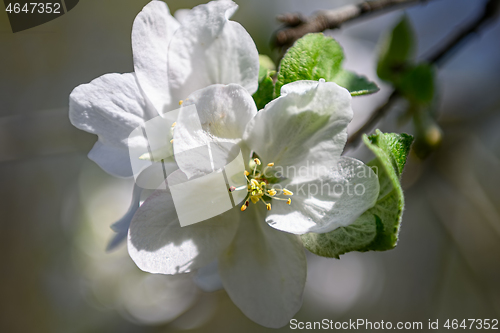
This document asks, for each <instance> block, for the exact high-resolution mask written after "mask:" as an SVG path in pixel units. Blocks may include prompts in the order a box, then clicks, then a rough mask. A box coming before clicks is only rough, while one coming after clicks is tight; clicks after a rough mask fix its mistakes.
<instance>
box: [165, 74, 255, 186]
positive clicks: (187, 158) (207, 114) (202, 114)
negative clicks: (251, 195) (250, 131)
mask: <svg viewBox="0 0 500 333" xmlns="http://www.w3.org/2000/svg"><path fill="white" fill-rule="evenodd" d="M256 114H257V107H256V106H255V103H254V101H253V99H252V96H251V95H250V94H249V93H248V92H247V91H246V90H245V89H244V88H243V87H241V86H239V85H236V84H230V85H227V86H225V85H220V84H217V85H211V86H209V87H207V88H204V89H201V90H198V91H196V92H194V93H192V94H191V95H189V97H188V99H187V100H186V101H185V102H184V103H183V104H182V108H181V110H180V111H179V115H178V117H177V124H176V126H175V129H174V152H175V155H176V161H177V163H178V165H179V168H180V169H181V170H182V171H183V172H185V173H186V175H188V177H191V176H193V175H195V174H198V173H201V174H206V173H208V172H211V170H212V167H213V168H214V169H220V168H222V167H224V166H225V165H227V164H228V163H229V162H231V161H233V160H234V159H235V158H236V157H237V156H238V153H239V149H238V148H241V149H242V150H245V147H241V146H238V144H239V143H240V141H241V137H242V135H243V132H244V130H245V127H246V125H247V123H248V122H249V121H250V119H252V118H253V117H254V116H255V115H256ZM208 145H210V149H211V152H210V154H209V153H208ZM194 152H198V154H194ZM203 152H204V153H203ZM246 155H248V150H247V151H243V157H246ZM210 156H211V158H212V159H213V161H212V162H210V161H209V160H208V159H209V158H210ZM243 167H244V165H243ZM243 170H244V168H243ZM243 170H241V172H243Z"/></svg>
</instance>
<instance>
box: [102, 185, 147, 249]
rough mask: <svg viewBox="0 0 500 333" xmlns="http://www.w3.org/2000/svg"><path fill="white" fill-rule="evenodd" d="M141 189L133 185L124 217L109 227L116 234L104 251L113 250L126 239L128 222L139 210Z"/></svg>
mask: <svg viewBox="0 0 500 333" xmlns="http://www.w3.org/2000/svg"><path fill="white" fill-rule="evenodd" d="M141 193H142V188H140V187H139V186H137V185H134V190H133V191H132V201H131V202H130V205H129V208H128V210H127V212H126V213H125V215H123V216H122V218H121V219H119V220H118V221H116V222H115V223H113V224H112V225H111V229H112V230H113V231H114V232H116V235H114V236H113V238H112V239H111V241H110V242H109V243H108V246H107V247H106V251H112V250H114V249H115V248H116V247H117V246H118V245H120V244H121V243H122V242H123V241H124V240H125V239H126V238H127V234H128V228H129V227H130V222H131V221H132V218H133V217H134V215H135V212H136V211H137V209H138V208H139V204H140V200H141Z"/></svg>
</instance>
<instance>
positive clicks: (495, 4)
mask: <svg viewBox="0 0 500 333" xmlns="http://www.w3.org/2000/svg"><path fill="white" fill-rule="evenodd" d="M499 11H500V0H489V1H488V2H487V3H486V5H485V7H484V10H483V13H482V14H481V15H480V16H478V17H477V18H476V19H475V20H474V21H472V22H470V23H469V24H468V25H466V26H465V27H464V28H462V29H461V30H460V31H459V32H458V33H453V34H452V35H453V36H452V37H448V38H446V39H447V41H445V42H442V43H440V44H443V46H442V47H441V48H440V49H439V50H437V51H435V52H434V53H433V54H431V55H429V56H428V57H426V58H425V61H427V62H428V63H430V64H434V65H436V66H439V65H441V64H442V63H444V60H446V59H447V58H448V57H449V56H450V55H451V54H452V53H454V52H456V51H457V50H458V48H459V47H460V46H462V45H463V42H464V40H466V39H467V38H468V37H469V36H470V35H472V34H473V33H476V32H478V31H479V30H481V29H482V28H484V27H485V26H486V25H487V24H488V23H489V22H490V21H491V19H493V18H494V17H495V16H496V15H498V13H499ZM400 97H401V94H400V93H399V91H397V90H394V91H393V92H392V94H391V96H390V97H389V99H388V100H387V101H386V102H385V103H384V104H383V105H381V106H379V107H378V108H377V109H376V110H375V111H374V112H373V113H372V115H371V116H370V118H369V119H368V120H367V121H366V123H365V124H364V125H363V126H361V128H359V129H358V130H357V131H356V132H355V133H353V134H352V135H350V136H349V139H348V140H347V144H346V146H345V150H347V149H349V148H353V147H355V146H356V145H357V144H358V143H359V141H360V140H361V137H362V136H363V134H365V133H367V132H369V131H371V130H372V129H373V128H374V127H375V126H376V125H377V123H378V122H379V121H380V120H381V119H382V118H383V117H384V116H385V115H386V114H387V112H388V111H389V110H390V109H391V108H392V106H393V105H394V103H395V102H396V101H397V100H398V99H399V98H400ZM345 150H344V151H345Z"/></svg>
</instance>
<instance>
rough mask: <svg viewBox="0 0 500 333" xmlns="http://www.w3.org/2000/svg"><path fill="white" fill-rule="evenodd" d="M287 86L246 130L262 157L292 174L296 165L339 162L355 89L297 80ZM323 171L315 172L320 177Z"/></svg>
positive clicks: (247, 137) (277, 168)
mask: <svg viewBox="0 0 500 333" xmlns="http://www.w3.org/2000/svg"><path fill="white" fill-rule="evenodd" d="M282 91H284V92H286V94H285V95H284V96H280V97H279V98H277V99H276V100H274V101H272V102H271V103H269V104H267V105H266V107H265V108H264V110H261V111H260V112H259V113H258V114H257V115H256V116H255V117H254V118H253V119H252V121H251V122H250V123H249V124H248V126H247V129H246V131H245V134H244V136H243V138H244V140H245V142H246V144H247V146H248V147H250V149H252V150H253V151H255V152H256V153H257V154H258V155H259V157H260V159H261V160H262V163H264V165H265V164H267V163H269V162H274V163H275V169H276V170H279V169H281V171H283V176H284V177H288V178H291V177H292V175H288V174H287V167H290V166H293V167H294V170H295V171H297V170H298V169H300V168H301V167H302V168H308V170H309V171H321V170H320V168H316V169H314V168H310V167H311V166H313V165H316V164H321V163H329V165H335V163H336V161H337V159H338V157H339V156H340V154H341V153H342V151H343V150H344V146H345V143H346V140H347V124H348V123H349V122H350V121H351V119H352V116H353V112H352V109H351V95H350V94H349V92H348V91H347V90H346V89H344V88H342V87H340V86H338V85H337V84H335V83H333V82H321V81H320V82H312V81H305V82H304V81H296V82H293V83H290V84H288V85H285V86H284V87H283V88H282ZM318 176H320V174H317V173H315V174H310V175H309V178H310V179H314V178H317V177H318Z"/></svg>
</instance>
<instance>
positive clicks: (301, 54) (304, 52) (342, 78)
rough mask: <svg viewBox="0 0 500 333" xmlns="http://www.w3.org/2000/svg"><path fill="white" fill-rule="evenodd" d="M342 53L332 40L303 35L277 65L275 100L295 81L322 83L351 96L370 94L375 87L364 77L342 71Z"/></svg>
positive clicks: (320, 36)
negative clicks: (286, 85) (327, 82)
mask: <svg viewBox="0 0 500 333" xmlns="http://www.w3.org/2000/svg"><path fill="white" fill-rule="evenodd" d="M343 61H344V51H343V50H342V47H341V46H340V44H339V43H338V42H337V41H336V40H335V39H333V38H331V37H327V36H325V35H323V34H321V33H314V34H307V35H305V36H304V37H302V38H301V39H299V40H298V41H297V42H295V44H294V45H293V46H292V47H291V48H290V49H289V50H288V52H287V53H286V54H285V56H284V57H283V59H282V60H281V63H280V68H279V73H278V78H277V81H276V86H275V94H276V96H279V95H280V90H281V87H282V86H283V85H285V84H287V83H291V82H295V81H298V80H313V81H317V80H319V79H325V80H326V81H329V82H335V83H337V84H338V85H340V86H342V87H344V88H346V89H347V90H349V92H351V95H352V96H359V95H365V94H371V93H374V92H377V91H378V90H379V88H378V86H377V85H376V84H375V83H373V82H370V81H369V80H368V79H367V78H366V77H364V76H358V75H357V74H355V73H353V72H349V71H346V70H344V69H342V62H343Z"/></svg>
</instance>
